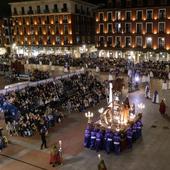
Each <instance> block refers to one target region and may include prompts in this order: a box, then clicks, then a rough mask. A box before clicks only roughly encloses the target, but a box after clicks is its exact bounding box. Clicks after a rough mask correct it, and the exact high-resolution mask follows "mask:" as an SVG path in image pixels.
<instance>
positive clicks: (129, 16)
mask: <svg viewBox="0 0 170 170" xmlns="http://www.w3.org/2000/svg"><path fill="white" fill-rule="evenodd" d="M126 20H131V11H126Z"/></svg>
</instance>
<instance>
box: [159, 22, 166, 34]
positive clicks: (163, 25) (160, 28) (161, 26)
mask: <svg viewBox="0 0 170 170" xmlns="http://www.w3.org/2000/svg"><path fill="white" fill-rule="evenodd" d="M158 30H159V33H164V32H165V22H159V23H158Z"/></svg>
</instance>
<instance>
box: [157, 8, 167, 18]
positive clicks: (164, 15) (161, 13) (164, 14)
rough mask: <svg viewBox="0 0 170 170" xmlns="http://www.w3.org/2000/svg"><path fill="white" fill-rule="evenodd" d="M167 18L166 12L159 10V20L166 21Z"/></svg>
mask: <svg viewBox="0 0 170 170" xmlns="http://www.w3.org/2000/svg"><path fill="white" fill-rule="evenodd" d="M165 18H166V10H165V9H159V19H165Z"/></svg>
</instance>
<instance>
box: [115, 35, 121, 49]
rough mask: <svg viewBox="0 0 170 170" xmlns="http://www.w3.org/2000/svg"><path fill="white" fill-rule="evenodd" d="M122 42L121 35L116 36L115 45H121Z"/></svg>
mask: <svg viewBox="0 0 170 170" xmlns="http://www.w3.org/2000/svg"><path fill="white" fill-rule="evenodd" d="M120 44H121V37H120V36H116V37H115V47H120Z"/></svg>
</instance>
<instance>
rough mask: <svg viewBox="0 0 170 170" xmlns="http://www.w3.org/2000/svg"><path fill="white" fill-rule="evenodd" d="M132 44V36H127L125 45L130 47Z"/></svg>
mask: <svg viewBox="0 0 170 170" xmlns="http://www.w3.org/2000/svg"><path fill="white" fill-rule="evenodd" d="M130 46H131V37H130V36H127V37H125V47H130Z"/></svg>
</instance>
